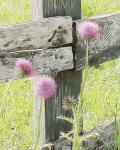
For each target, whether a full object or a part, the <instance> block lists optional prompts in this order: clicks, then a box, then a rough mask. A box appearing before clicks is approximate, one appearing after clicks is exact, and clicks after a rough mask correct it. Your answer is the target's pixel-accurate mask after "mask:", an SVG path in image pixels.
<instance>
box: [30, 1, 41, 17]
mask: <svg viewBox="0 0 120 150" xmlns="http://www.w3.org/2000/svg"><path fill="white" fill-rule="evenodd" d="M30 3H31V16H32V20H39V19H40V18H43V0H30Z"/></svg>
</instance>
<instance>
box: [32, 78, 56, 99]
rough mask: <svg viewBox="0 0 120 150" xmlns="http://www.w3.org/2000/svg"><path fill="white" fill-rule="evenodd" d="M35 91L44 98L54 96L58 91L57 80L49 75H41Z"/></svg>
mask: <svg viewBox="0 0 120 150" xmlns="http://www.w3.org/2000/svg"><path fill="white" fill-rule="evenodd" d="M35 93H36V95H38V96H40V97H42V98H44V99H47V98H49V97H52V96H54V95H55V93H56V83H55V80H54V79H52V78H51V77H49V76H45V75H43V76H41V77H40V78H39V79H38V80H37V82H36V84H35Z"/></svg>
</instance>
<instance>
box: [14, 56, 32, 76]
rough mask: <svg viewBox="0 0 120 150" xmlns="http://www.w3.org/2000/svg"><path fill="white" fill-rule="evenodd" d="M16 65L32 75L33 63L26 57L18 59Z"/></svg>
mask: <svg viewBox="0 0 120 150" xmlns="http://www.w3.org/2000/svg"><path fill="white" fill-rule="evenodd" d="M15 65H16V67H17V68H18V69H20V70H21V71H22V73H23V75H25V76H29V77H30V76H32V65H31V63H30V62H29V61H28V60H26V59H22V58H21V59H19V60H17V61H16V64H15Z"/></svg>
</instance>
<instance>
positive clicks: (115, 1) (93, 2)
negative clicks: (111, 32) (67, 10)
mask: <svg viewBox="0 0 120 150" xmlns="http://www.w3.org/2000/svg"><path fill="white" fill-rule="evenodd" d="M116 11H120V0H82V16H83V17H85V16H87V17H88V16H93V15H100V14H105V13H113V12H116Z"/></svg>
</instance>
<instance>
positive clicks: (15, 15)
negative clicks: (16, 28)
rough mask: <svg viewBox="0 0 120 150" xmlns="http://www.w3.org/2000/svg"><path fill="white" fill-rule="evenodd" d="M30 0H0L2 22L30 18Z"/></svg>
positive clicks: (9, 22)
mask: <svg viewBox="0 0 120 150" xmlns="http://www.w3.org/2000/svg"><path fill="white" fill-rule="evenodd" d="M30 18H31V17H30V2H29V0H0V24H14V23H20V22H24V21H26V20H30Z"/></svg>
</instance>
